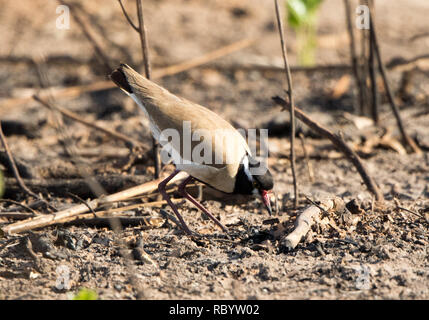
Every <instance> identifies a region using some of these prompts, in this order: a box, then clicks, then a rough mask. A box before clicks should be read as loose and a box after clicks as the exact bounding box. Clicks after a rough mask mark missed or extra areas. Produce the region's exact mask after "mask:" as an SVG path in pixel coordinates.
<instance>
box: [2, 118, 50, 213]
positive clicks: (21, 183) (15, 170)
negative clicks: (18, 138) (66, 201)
mask: <svg viewBox="0 0 429 320" xmlns="http://www.w3.org/2000/svg"><path fill="white" fill-rule="evenodd" d="M0 140H1V142H2V144H3V148H4V149H5V151H6V154H7V158H8V161H9V165H10V167H11V168H12V171H13V175H14V176H15V179H16V181H17V182H18V185H19V186H20V187H21V189H22V190H23V191H24V192H25V193H26V194H28V195H30V196H32V197H34V198H36V199H37V200H40V201H43V203H45V204H46V205H47V206H48V207H49V208H50V209H52V210H54V211H57V209H56V208H55V207H53V206H51V205H50V204H49V203H48V202H47V201H46V200H44V199H42V198H40V197H39V196H38V195H37V194H35V193H34V192H33V191H31V190H30V189H29V188H28V187H27V185H26V184H25V183H24V181H23V180H22V178H21V175H20V174H19V171H18V168H17V167H16V164H15V160H14V159H13V155H12V152H11V151H10V149H9V145H8V144H7V141H6V137H5V136H4V134H3V129H2V126H1V122H0Z"/></svg>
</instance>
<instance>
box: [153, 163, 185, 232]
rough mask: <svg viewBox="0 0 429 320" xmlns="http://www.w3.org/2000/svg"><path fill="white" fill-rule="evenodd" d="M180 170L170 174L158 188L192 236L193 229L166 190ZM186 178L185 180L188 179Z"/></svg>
mask: <svg viewBox="0 0 429 320" xmlns="http://www.w3.org/2000/svg"><path fill="white" fill-rule="evenodd" d="M179 172H180V170H175V171H174V172H173V173H172V174H171V175H169V176H168V177H167V178H166V179H165V180H163V181H162V182H161V183H160V184H159V185H158V190H159V192H160V193H161V195H162V197H163V198H164V200H165V201H167V203H168V205H169V206H170V207H171V209H173V211H174V213H175V214H176V216H177V218H178V219H179V221H180V223H181V224H182V228H183V230H184V231H185V232H186V233H187V234H189V235H190V236H192V232H191V230H190V229H189V228H188V226H187V225H186V222H185V220H183V218H182V216H181V215H180V213H179V211H178V210H177V207H176V206H175V205H174V203H173V202H172V201H171V199H170V196H169V195H168V193H167V192H166V191H165V187H166V186H167V183H168V182H169V181H170V180H171V179H173V178H174V176H176V175H177V174H178V173H179ZM188 179H189V178H186V180H188ZM186 180H185V181H186Z"/></svg>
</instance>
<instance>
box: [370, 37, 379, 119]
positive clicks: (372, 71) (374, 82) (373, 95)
mask: <svg viewBox="0 0 429 320" xmlns="http://www.w3.org/2000/svg"><path fill="white" fill-rule="evenodd" d="M369 42H370V43H369V75H370V80H371V98H372V101H371V113H372V119H373V120H374V123H375V124H376V125H378V124H379V116H378V95H377V74H376V69H375V68H376V63H375V48H374V35H373V33H372V32H370V34H369Z"/></svg>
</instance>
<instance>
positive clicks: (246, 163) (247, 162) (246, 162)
mask: <svg viewBox="0 0 429 320" xmlns="http://www.w3.org/2000/svg"><path fill="white" fill-rule="evenodd" d="M243 166H244V173H246V176H247V177H248V178H249V180H250V181H253V177H252V175H251V174H250V170H249V158H248V157H247V156H244V158H243Z"/></svg>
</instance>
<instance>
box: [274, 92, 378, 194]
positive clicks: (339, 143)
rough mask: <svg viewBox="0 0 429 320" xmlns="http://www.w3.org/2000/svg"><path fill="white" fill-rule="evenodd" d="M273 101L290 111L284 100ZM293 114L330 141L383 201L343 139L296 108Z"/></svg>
mask: <svg viewBox="0 0 429 320" xmlns="http://www.w3.org/2000/svg"><path fill="white" fill-rule="evenodd" d="M273 100H274V101H275V102H276V103H278V104H279V105H281V106H283V107H285V108H286V109H290V104H289V103H287V102H286V101H285V100H284V99H282V98H280V97H273ZM295 114H296V116H297V118H298V119H299V120H301V121H302V122H304V123H305V124H306V125H307V126H309V127H310V128H311V129H312V130H314V131H315V132H317V133H318V134H320V135H321V136H323V137H325V138H328V139H329V140H331V142H332V143H333V144H334V146H335V147H336V148H337V149H338V150H339V151H341V152H342V153H343V154H344V155H345V156H346V158H347V159H349V160H350V161H351V162H352V163H353V165H354V166H355V168H356V169H357V171H358V172H359V174H360V175H361V177H362V180H363V181H364V182H365V184H366V186H367V188H368V190H369V191H370V192H372V193H373V194H374V195H375V198H376V200H377V201H379V202H383V201H384V197H383V194H382V193H381V191H380V189H379V188H378V186H377V184H376V183H375V181H374V179H372V177H371V176H370V175H369V174H368V172H367V170H366V168H365V166H364V164H363V163H362V161H361V159H360V157H359V156H358V155H357V154H356V152H354V151H353V150H352V149H351V148H350V147H349V146H348V145H347V143H345V142H344V140H343V139H341V138H340V137H338V136H336V135H334V134H333V133H332V132H330V131H329V130H328V129H326V128H324V127H323V126H321V125H320V124H318V123H317V122H316V121H314V120H312V119H311V118H310V117H309V116H308V115H306V114H305V113H304V112H303V111H302V110H300V109H299V108H298V107H295Z"/></svg>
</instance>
